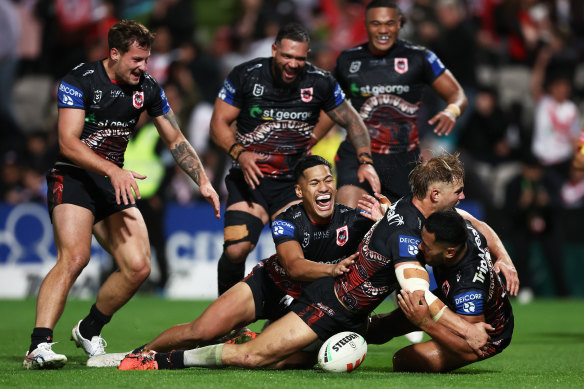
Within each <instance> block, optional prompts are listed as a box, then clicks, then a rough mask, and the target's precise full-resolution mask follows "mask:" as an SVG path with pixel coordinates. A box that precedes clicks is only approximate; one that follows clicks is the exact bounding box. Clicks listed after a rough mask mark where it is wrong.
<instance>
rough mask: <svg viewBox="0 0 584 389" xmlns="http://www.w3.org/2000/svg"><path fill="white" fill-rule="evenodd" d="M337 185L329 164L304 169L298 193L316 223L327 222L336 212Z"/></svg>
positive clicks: (297, 187) (298, 185) (297, 189)
mask: <svg viewBox="0 0 584 389" xmlns="http://www.w3.org/2000/svg"><path fill="white" fill-rule="evenodd" d="M335 194H336V186H335V179H334V178H333V174H332V172H331V170H330V169H329V168H328V166H325V165H317V166H314V167H311V168H308V169H306V170H304V173H303V174H302V176H301V177H300V178H299V180H298V184H296V195H297V196H298V197H299V198H301V199H302V204H303V205H304V209H305V210H306V213H307V214H308V217H309V218H310V220H311V221H312V222H314V223H321V222H326V221H328V220H329V219H330V217H331V215H332V214H333V212H334V203H335Z"/></svg>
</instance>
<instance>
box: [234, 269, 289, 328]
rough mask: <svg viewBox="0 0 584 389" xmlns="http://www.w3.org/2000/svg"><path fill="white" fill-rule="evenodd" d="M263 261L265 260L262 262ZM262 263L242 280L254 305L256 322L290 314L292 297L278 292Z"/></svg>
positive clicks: (276, 318) (280, 291)
mask: <svg viewBox="0 0 584 389" xmlns="http://www.w3.org/2000/svg"><path fill="white" fill-rule="evenodd" d="M264 261H265V260H264ZM264 261H260V262H259V263H258V264H257V265H255V266H254V268H253V269H252V270H251V272H250V273H249V274H248V275H247V276H246V277H245V278H244V279H243V282H245V283H246V284H248V285H249V287H250V289H251V293H252V294H253V300H254V303H255V316H256V320H260V319H268V320H272V321H274V320H278V319H279V318H281V317H282V316H284V315H285V314H287V313H288V312H290V302H291V301H292V297H290V296H288V295H287V294H286V293H284V292H283V291H282V290H280V289H279V288H278V287H277V286H276V285H275V284H274V282H273V281H272V279H271V278H270V275H269V274H268V271H267V269H266V267H265V266H264Z"/></svg>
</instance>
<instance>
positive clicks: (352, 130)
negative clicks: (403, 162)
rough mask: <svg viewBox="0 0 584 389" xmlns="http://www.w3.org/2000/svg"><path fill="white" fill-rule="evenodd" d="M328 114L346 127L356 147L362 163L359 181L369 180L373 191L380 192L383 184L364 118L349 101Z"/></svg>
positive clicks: (358, 174)
mask: <svg viewBox="0 0 584 389" xmlns="http://www.w3.org/2000/svg"><path fill="white" fill-rule="evenodd" d="M327 115H328V116H329V117H330V118H331V119H332V120H333V121H334V122H336V123H337V124H338V125H340V126H341V127H344V128H345V129H346V130H347V134H348V135H349V140H350V141H351V143H352V144H353V146H354V147H355V151H356V152H357V157H358V158H359V162H360V163H361V165H360V166H359V170H358V171H357V176H358V177H359V182H363V181H365V180H367V181H368V182H369V185H371V189H373V192H376V193H379V192H380V191H381V184H380V183H379V177H378V176H377V172H376V171H375V169H374V168H373V159H372V157H371V139H370V138H369V132H368V131H367V127H365V123H363V119H361V117H360V116H359V114H358V113H357V111H355V108H353V106H352V105H351V104H350V103H349V102H347V101H346V100H345V101H343V102H342V103H341V104H340V105H338V106H337V107H336V108H335V109H332V110H330V111H328V112H327Z"/></svg>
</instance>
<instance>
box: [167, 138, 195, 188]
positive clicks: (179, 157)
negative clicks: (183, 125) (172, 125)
mask: <svg viewBox="0 0 584 389" xmlns="http://www.w3.org/2000/svg"><path fill="white" fill-rule="evenodd" d="M170 152H171V153H172V156H173V157H174V160H175V161H176V163H177V164H178V166H180V167H181V169H182V170H184V171H185V173H187V174H188V175H189V176H190V177H191V178H192V179H193V181H195V182H196V183H197V185H200V184H201V173H202V164H201V161H200V160H199V157H198V156H197V153H196V152H195V150H193V148H192V147H191V145H190V144H189V143H188V142H186V141H182V142H180V143H179V144H177V145H175V146H174V147H173V148H171V149H170Z"/></svg>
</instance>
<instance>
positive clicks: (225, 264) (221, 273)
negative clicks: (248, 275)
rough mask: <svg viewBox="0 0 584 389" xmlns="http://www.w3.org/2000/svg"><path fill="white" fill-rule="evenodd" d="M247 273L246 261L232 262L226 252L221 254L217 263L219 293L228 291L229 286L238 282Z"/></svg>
mask: <svg viewBox="0 0 584 389" xmlns="http://www.w3.org/2000/svg"><path fill="white" fill-rule="evenodd" d="M244 275H245V261H243V262H241V263H233V262H231V261H230V260H229V259H228V258H227V256H226V255H225V253H223V254H221V258H219V263H218V264H217V285H218V287H219V295H222V294H223V293H225V292H227V290H228V289H229V288H231V287H232V286H233V285H235V284H237V283H238V282H239V281H241V280H242V279H243V276H244Z"/></svg>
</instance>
